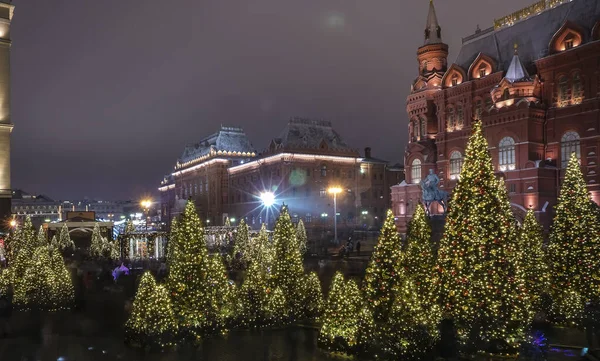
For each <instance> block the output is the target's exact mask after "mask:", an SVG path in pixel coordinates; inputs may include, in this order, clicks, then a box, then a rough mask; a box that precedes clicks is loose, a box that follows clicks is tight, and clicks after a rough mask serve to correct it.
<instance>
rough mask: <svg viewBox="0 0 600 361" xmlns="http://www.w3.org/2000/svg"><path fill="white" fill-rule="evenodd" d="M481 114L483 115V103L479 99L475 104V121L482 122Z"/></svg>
mask: <svg viewBox="0 0 600 361" xmlns="http://www.w3.org/2000/svg"><path fill="white" fill-rule="evenodd" d="M481 114H483V101H482V100H481V99H477V102H475V119H477V120H481Z"/></svg>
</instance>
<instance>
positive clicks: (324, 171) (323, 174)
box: [321, 165, 327, 177]
mask: <svg viewBox="0 0 600 361" xmlns="http://www.w3.org/2000/svg"><path fill="white" fill-rule="evenodd" d="M321 177H327V166H326V165H322V166H321Z"/></svg>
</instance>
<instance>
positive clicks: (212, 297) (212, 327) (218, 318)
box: [204, 254, 235, 333]
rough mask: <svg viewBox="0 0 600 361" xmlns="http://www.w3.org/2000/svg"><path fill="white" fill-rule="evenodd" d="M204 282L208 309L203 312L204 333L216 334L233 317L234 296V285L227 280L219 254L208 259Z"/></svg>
mask: <svg viewBox="0 0 600 361" xmlns="http://www.w3.org/2000/svg"><path fill="white" fill-rule="evenodd" d="M206 282H207V285H206V290H207V294H206V297H207V298H208V300H209V303H208V304H209V306H210V307H209V308H208V309H206V310H205V311H204V312H205V314H206V322H205V326H204V328H205V331H206V332H210V333H217V332H220V331H222V330H223V329H224V328H225V324H226V322H227V321H228V320H229V319H231V317H233V312H234V296H235V289H234V284H233V282H231V281H229V279H228V278H227V270H226V269H225V265H224V264H223V259H222V258H221V255H220V254H215V255H212V256H209V257H208V273H207V278H206Z"/></svg>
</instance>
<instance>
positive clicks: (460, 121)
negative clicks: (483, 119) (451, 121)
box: [456, 104, 465, 128]
mask: <svg viewBox="0 0 600 361" xmlns="http://www.w3.org/2000/svg"><path fill="white" fill-rule="evenodd" d="M464 123H465V112H464V109H463V106H462V104H458V105H457V106H456V127H457V128H462V126H463V125H464Z"/></svg>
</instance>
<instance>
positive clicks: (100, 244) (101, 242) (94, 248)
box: [90, 222, 106, 258]
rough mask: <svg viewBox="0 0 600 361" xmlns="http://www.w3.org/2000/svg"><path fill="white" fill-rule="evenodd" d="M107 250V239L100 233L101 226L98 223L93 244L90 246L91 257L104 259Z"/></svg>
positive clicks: (95, 225)
mask: <svg viewBox="0 0 600 361" xmlns="http://www.w3.org/2000/svg"><path fill="white" fill-rule="evenodd" d="M105 249H106V244H105V239H104V237H102V233H100V225H99V224H98V223H97V222H96V223H95V224H94V230H93V231H92V243H91V244H90V256H92V257H96V258H101V257H104V252H105Z"/></svg>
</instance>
